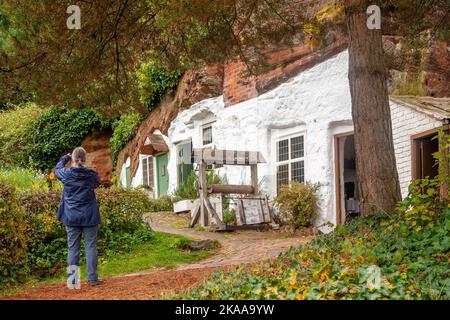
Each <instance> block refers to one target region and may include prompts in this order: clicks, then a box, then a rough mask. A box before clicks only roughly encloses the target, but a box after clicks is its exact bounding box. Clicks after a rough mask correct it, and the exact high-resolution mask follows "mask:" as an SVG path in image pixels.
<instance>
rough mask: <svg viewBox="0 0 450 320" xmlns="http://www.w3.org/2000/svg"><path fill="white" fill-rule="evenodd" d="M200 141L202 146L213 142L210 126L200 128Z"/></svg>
mask: <svg viewBox="0 0 450 320" xmlns="http://www.w3.org/2000/svg"><path fill="white" fill-rule="evenodd" d="M202 141H203V145H204V146H205V145H208V144H211V143H212V142H213V136H212V124H208V125H205V126H203V128H202Z"/></svg>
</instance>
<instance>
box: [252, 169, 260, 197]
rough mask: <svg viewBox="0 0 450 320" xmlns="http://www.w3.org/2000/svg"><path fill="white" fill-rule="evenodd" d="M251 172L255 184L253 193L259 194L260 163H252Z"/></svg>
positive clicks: (253, 184)
mask: <svg viewBox="0 0 450 320" xmlns="http://www.w3.org/2000/svg"><path fill="white" fill-rule="evenodd" d="M250 172H251V173H250V174H251V180H252V186H253V194H255V195H257V194H258V193H259V190H258V165H257V164H252V165H250Z"/></svg>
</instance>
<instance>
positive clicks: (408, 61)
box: [383, 36, 450, 98]
mask: <svg viewBox="0 0 450 320" xmlns="http://www.w3.org/2000/svg"><path fill="white" fill-rule="evenodd" d="M383 40H384V47H385V51H386V66H387V68H388V69H389V78H388V86H389V93H391V94H395V95H414V96H430V97H436V98H442V97H449V96H450V86H449V83H450V72H449V70H450V46H449V44H448V43H445V42H441V41H439V42H435V43H433V44H432V45H431V46H430V47H429V48H423V49H421V50H419V51H417V52H415V53H414V52H412V51H411V50H410V49H407V48H406V47H404V46H403V45H402V42H401V40H402V39H401V38H400V37H397V36H385V37H384V38H383Z"/></svg>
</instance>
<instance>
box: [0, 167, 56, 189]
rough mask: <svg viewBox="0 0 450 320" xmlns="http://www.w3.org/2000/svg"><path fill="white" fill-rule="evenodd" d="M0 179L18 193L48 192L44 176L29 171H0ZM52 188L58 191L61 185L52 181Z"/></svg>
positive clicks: (15, 169)
mask: <svg viewBox="0 0 450 320" xmlns="http://www.w3.org/2000/svg"><path fill="white" fill-rule="evenodd" d="M0 179H2V180H3V181H5V182H6V183H7V184H9V185H11V186H14V187H15V188H16V189H17V190H19V191H28V190H34V191H38V190H45V191H48V186H47V180H46V176H45V175H44V174H42V173H39V172H36V171H34V170H31V169H23V168H10V169H0ZM53 188H54V189H57V190H60V189H62V184H61V183H60V182H59V181H53Z"/></svg>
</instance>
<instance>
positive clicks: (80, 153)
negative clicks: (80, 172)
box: [72, 147, 87, 167]
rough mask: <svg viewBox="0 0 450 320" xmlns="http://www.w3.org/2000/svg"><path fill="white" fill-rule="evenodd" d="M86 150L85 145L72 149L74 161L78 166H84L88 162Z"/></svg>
mask: <svg viewBox="0 0 450 320" xmlns="http://www.w3.org/2000/svg"><path fill="white" fill-rule="evenodd" d="M86 154H87V152H86V150H84V148H83V147H78V148H75V149H73V151H72V163H73V164H74V165H75V166H77V167H83V166H84V163H85V162H86Z"/></svg>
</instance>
